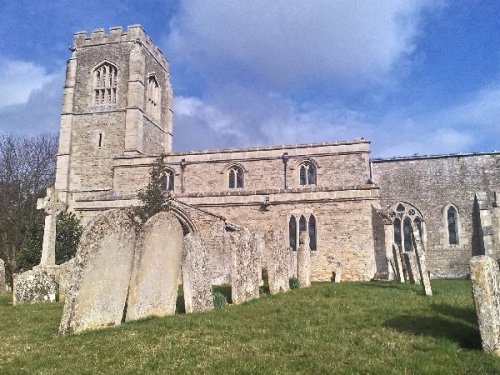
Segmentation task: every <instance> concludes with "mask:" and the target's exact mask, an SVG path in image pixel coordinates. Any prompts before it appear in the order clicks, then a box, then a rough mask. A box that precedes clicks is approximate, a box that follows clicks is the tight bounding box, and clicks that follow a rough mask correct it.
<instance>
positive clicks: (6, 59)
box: [0, 0, 500, 157]
mask: <svg viewBox="0 0 500 375" xmlns="http://www.w3.org/2000/svg"><path fill="white" fill-rule="evenodd" d="M75 4H78V6H76V5H75ZM499 15H500V2H497V1H491V0H484V1H481V0H468V1H466V0H456V1H445V0H443V1H440V0H433V1H425V0H420V1H411V0H400V1H397V0H345V1H336V0H307V1H306V0H273V1H269V0H164V1H162V0H137V1H124V0H116V1H114V0H113V1H106V0H100V1H97V0H85V1H79V2H75V1H72V0H71V1H70V0H51V1H49V0H38V1H34V0H1V1H0V67H1V69H0V134H1V133H14V134H21V135H22V134H28V133H42V132H57V131H58V126H59V112H60V108H61V94H62V86H63V80H64V70H65V62H66V59H67V58H68V57H69V54H70V53H69V51H68V47H69V45H70V44H71V41H72V34H73V33H74V32H76V31H80V30H87V31H90V30H92V29H93V28H97V27H104V28H106V29H108V28H109V27H112V26H117V25H121V26H127V25H130V24H135V23H140V24H142V25H143V26H144V28H145V29H146V32H147V33H148V34H149V35H151V37H152V38H153V40H154V41H155V42H156V44H157V45H159V47H160V48H161V49H162V51H163V52H164V53H165V55H166V56H167V58H168V59H169V60H170V64H171V77H172V83H173V86H174V94H175V100H174V111H175V116H174V148H175V150H178V151H180V150H191V149H205V148H220V147H240V146H255V145H270V144H294V143H309V142H324V141H335V140H348V139H353V138H359V137H364V138H367V139H370V140H371V141H372V155H373V156H375V157H388V156H397V155H413V154H415V153H418V154H421V155H423V154H435V153H449V152H451V153H454V152H471V151H492V150H500V16H499Z"/></svg>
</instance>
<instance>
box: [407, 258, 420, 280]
mask: <svg viewBox="0 0 500 375" xmlns="http://www.w3.org/2000/svg"><path fill="white" fill-rule="evenodd" d="M403 257H404V261H405V265H406V271H407V274H408V280H409V281H410V284H416V283H419V282H420V272H419V270H418V264H417V255H416V253H415V252H414V251H405V252H404V253H403Z"/></svg>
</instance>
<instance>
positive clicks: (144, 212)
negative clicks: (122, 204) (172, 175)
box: [132, 154, 169, 225]
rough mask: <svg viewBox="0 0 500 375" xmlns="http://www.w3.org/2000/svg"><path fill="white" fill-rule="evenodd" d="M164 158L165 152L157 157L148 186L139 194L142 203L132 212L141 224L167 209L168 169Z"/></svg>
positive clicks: (150, 172)
mask: <svg viewBox="0 0 500 375" xmlns="http://www.w3.org/2000/svg"><path fill="white" fill-rule="evenodd" d="M164 158H165V155H164V154H162V155H160V156H159V157H158V158H156V160H155V162H154V164H153V166H152V168H151V170H150V171H149V182H148V186H146V188H145V189H143V190H141V191H139V193H138V194H137V196H138V197H139V199H140V200H141V202H142V205H141V206H139V207H136V208H134V209H133V211H132V214H133V216H134V218H135V219H136V220H135V221H136V222H138V224H139V225H142V224H144V223H145V222H146V221H148V219H149V218H150V217H152V216H153V215H155V214H157V213H158V212H161V211H165V210H166V209H167V206H168V203H167V199H168V196H169V192H168V186H167V173H168V170H167V167H166V166H165V163H164V161H163V159H164Z"/></svg>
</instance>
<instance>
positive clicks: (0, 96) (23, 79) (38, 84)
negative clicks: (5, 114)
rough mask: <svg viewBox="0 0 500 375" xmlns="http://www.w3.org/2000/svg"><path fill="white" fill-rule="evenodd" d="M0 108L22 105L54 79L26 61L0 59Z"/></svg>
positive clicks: (52, 75)
mask: <svg viewBox="0 0 500 375" xmlns="http://www.w3.org/2000/svg"><path fill="white" fill-rule="evenodd" d="M0 66H1V67H2V69H1V70H0V87H1V88H2V89H1V90H0V107H5V106H9V105H14V104H22V103H26V102H27V101H28V98H29V97H30V95H31V94H32V93H33V92H34V91H36V90H40V89H41V88H42V87H43V86H44V85H45V84H46V83H48V82H50V81H51V80H53V79H54V77H55V75H54V74H49V73H47V72H46V71H45V69H44V68H42V67H40V66H38V65H35V64H33V63H31V62H28V61H21V60H10V59H2V58H0Z"/></svg>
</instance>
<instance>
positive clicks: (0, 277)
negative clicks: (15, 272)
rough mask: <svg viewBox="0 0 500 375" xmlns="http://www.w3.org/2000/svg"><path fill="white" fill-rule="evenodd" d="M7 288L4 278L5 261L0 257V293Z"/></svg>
mask: <svg viewBox="0 0 500 375" xmlns="http://www.w3.org/2000/svg"><path fill="white" fill-rule="evenodd" d="M6 288H7V283H6V280H5V263H4V261H3V260H2V259H0V293H3V292H5V290H6Z"/></svg>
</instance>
